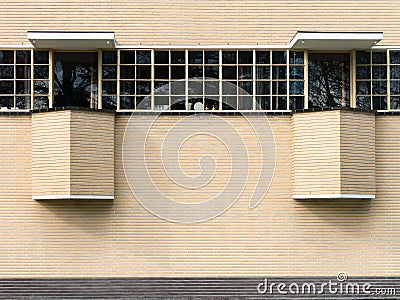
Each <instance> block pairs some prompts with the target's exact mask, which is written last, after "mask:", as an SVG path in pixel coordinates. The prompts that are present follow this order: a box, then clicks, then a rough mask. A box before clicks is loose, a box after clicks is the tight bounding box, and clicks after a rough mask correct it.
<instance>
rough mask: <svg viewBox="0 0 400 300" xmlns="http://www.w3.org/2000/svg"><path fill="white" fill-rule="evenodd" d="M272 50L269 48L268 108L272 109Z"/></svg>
mask: <svg viewBox="0 0 400 300" xmlns="http://www.w3.org/2000/svg"><path fill="white" fill-rule="evenodd" d="M272 68H273V67H272V50H269V70H270V71H269V72H270V74H269V110H272V108H273V107H274V106H273V105H272V101H273V98H272V89H273V87H272V85H273V80H272V73H273V70H272Z"/></svg>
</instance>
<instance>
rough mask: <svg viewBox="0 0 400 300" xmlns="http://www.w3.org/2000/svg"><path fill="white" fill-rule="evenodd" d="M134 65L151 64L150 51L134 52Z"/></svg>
mask: <svg viewBox="0 0 400 300" xmlns="http://www.w3.org/2000/svg"><path fill="white" fill-rule="evenodd" d="M136 63H137V64H139V65H149V64H150V63H151V51H147V50H142V51H136Z"/></svg>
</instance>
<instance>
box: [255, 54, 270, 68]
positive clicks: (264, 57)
mask: <svg viewBox="0 0 400 300" xmlns="http://www.w3.org/2000/svg"><path fill="white" fill-rule="evenodd" d="M269 62H270V52H269V51H256V63H257V64H265V65H267V64H269Z"/></svg>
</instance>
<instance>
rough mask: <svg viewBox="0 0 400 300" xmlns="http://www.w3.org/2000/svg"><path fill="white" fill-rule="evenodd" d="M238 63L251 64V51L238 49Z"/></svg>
mask: <svg viewBox="0 0 400 300" xmlns="http://www.w3.org/2000/svg"><path fill="white" fill-rule="evenodd" d="M239 64H247V65H251V64H253V51H239Z"/></svg>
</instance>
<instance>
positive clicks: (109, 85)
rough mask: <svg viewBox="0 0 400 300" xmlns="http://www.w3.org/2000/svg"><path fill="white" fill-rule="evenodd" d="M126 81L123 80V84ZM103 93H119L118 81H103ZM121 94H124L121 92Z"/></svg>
mask: <svg viewBox="0 0 400 300" xmlns="http://www.w3.org/2000/svg"><path fill="white" fill-rule="evenodd" d="M123 82H124V81H121V86H122V83H123ZM102 88H103V94H104V95H113V94H116V93H117V82H116V81H103V82H102ZM121 94H123V93H122V92H121Z"/></svg>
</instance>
